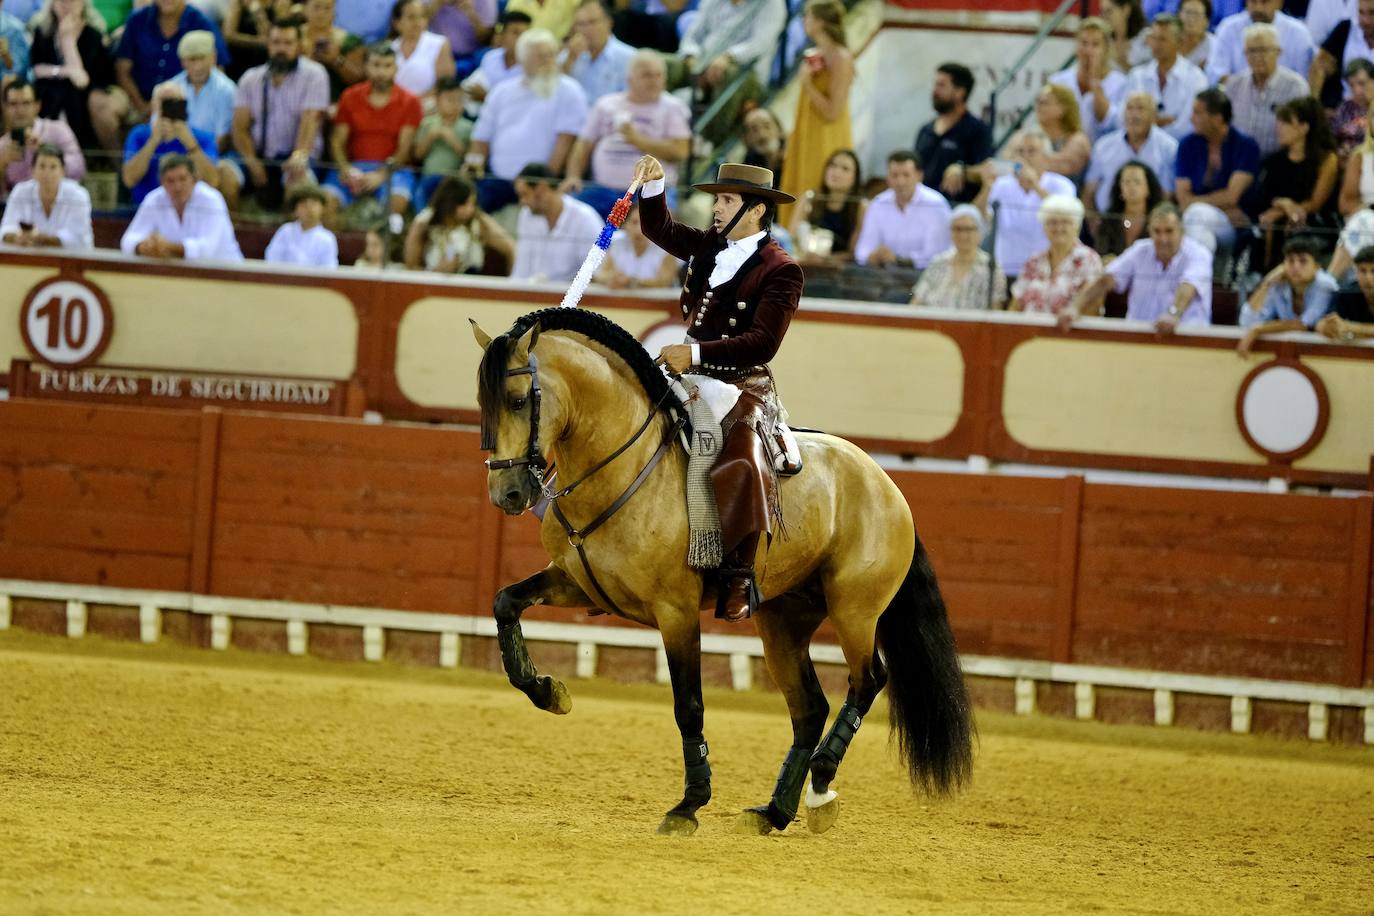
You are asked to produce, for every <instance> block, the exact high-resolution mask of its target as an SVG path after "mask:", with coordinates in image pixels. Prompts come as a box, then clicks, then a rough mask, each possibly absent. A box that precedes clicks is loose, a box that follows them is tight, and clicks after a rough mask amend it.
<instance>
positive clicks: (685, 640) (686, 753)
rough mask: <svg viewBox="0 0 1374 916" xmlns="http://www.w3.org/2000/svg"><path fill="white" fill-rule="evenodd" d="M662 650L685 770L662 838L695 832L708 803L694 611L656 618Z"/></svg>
mask: <svg viewBox="0 0 1374 916" xmlns="http://www.w3.org/2000/svg"><path fill="white" fill-rule="evenodd" d="M658 623H659V630H660V631H661V632H662V634H663V649H664V651H665V652H666V653H667V655H668V674H669V676H670V677H671V678H672V682H673V716H674V717H675V718H676V719H677V728H678V731H679V732H680V733H681V734H682V759H683V766H684V769H685V773H686V775H685V778H684V780H683V792H682V801H680V802H678V803H677V804H676V805H675V806H673V808H672V810H670V811H669V812H668V813H667V814H666V815H664V817H663V822H662V823H660V824H659V825H658V832H659V833H661V834H665V835H677V836H688V835H690V834H692V833H695V832H696V829H697V809H698V808H701V807H703V806H704V805H705V804H706V803H707V802H709V801H710V800H711V764H710V763H708V762H707V760H706V755H707V753H708V750H707V747H706V738H705V737H704V736H703V734H702V729H703V726H704V724H705V713H706V706H705V704H704V703H702V701H701V623H700V621H699V620H698V618H697V611H696V608H688V609H686V610H685V611H683V612H682V613H681V614H677V615H673V619H672V620H671V621H670V620H665V619H664V618H663V617H662V616H661V617H660V618H659V621H658Z"/></svg>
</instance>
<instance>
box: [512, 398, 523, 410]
mask: <svg viewBox="0 0 1374 916" xmlns="http://www.w3.org/2000/svg"><path fill="white" fill-rule="evenodd" d="M510 409H511V410H517V411H518V410H524V409H525V399H524V398H511V400H510Z"/></svg>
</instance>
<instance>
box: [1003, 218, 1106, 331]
mask: <svg viewBox="0 0 1374 916" xmlns="http://www.w3.org/2000/svg"><path fill="white" fill-rule="evenodd" d="M1039 215H1040V225H1042V226H1043V227H1044V228H1045V237H1046V238H1048V239H1049V240H1050V247H1049V248H1048V249H1047V250H1045V251H1040V252H1037V253H1035V254H1033V255H1031V256H1030V257H1029V258H1027V259H1026V263H1025V264H1024V265H1022V267H1021V273H1020V275H1019V276H1018V277H1017V278H1016V283H1015V284H1014V285H1013V286H1012V288H1011V296H1012V299H1011V308H1012V311H1017V312H1020V311H1026V312H1042V313H1045V314H1050V315H1057V314H1059V313H1060V312H1061V311H1063V310H1064V309H1065V308H1066V307H1068V305H1069V304H1070V303H1071V302H1073V300H1074V297H1075V296H1077V295H1078V292H1079V290H1081V289H1083V288H1084V287H1086V286H1088V285H1089V284H1090V283H1092V282H1093V281H1094V280H1096V279H1097V278H1098V277H1099V276H1101V275H1102V258H1101V256H1100V255H1098V253H1097V252H1096V251H1093V250H1092V249H1091V248H1089V247H1088V246H1087V245H1084V244H1083V243H1082V242H1080V241H1079V240H1078V233H1079V231H1080V230H1081V229H1082V228H1083V204H1082V202H1081V201H1079V200H1078V198H1076V197H1070V196H1069V195H1067V194H1051V195H1050V196H1049V197H1046V198H1045V200H1044V202H1043V203H1041V204H1040V212H1039Z"/></svg>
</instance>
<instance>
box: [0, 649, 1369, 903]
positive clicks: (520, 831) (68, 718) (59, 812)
mask: <svg viewBox="0 0 1374 916" xmlns="http://www.w3.org/2000/svg"><path fill="white" fill-rule="evenodd" d="M569 686H570V688H571V690H572V691H573V700H574V710H573V713H572V715H571V716H569V717H566V718H561V719H560V718H554V717H552V716H549V715H547V714H545V713H541V712H539V711H537V710H535V709H534V708H533V707H531V706H529V705H528V703H527V701H526V700H525V698H524V697H523V696H521V695H519V694H517V693H516V692H515V691H514V690H511V689H509V688H508V687H507V686H506V685H505V683H504V680H503V679H501V678H499V677H497V676H495V675H491V674H486V673H481V672H473V671H458V672H443V671H431V670H419V669H410V668H402V667H398V666H395V665H390V664H386V665H362V664H358V665H344V664H338V663H331V662H322V661H318V660H313V659H294V658H287V657H275V656H262V655H250V654H246V653H242V652H235V651H230V652H227V653H211V652H208V651H198V650H191V649H181V648H176V647H171V646H155V647H144V646H139V645H130V644H122V643H115V642H108V641H103V640H100V639H97V638H88V639H86V640H83V641H81V642H69V641H66V640H63V639H57V638H52V637H42V636H36V635H33V634H27V633H20V632H17V631H9V632H3V633H0V913H6V914H18V913H61V914H68V913H101V914H105V913H138V914H145V913H176V914H192V913H226V912H239V913H321V912H329V913H342V912H356V913H426V914H428V913H440V912H446V913H502V914H505V913H525V912H532V913H541V914H542V913H549V914H561V913H565V912H579V913H598V914H599V913H674V914H682V913H716V912H721V913H749V914H753V913H786V914H789V916H792V914H796V913H821V914H826V913H919V912H935V913H987V912H1004V913H1062V912H1084V911H1112V912H1131V913H1184V912H1192V913H1209V914H1210V913H1216V912H1236V913H1256V912H1268V913H1297V912H1302V913H1316V912H1329V913H1371V912H1374V893H1371V892H1374V750H1370V749H1367V748H1355V749H1351V748H1336V747H1325V746H1316V747H1314V746H1310V745H1307V744H1303V743H1297V742H1283V741H1279V740H1276V739H1272V738H1257V737H1238V736H1226V735H1204V734H1197V733H1190V732H1185V731H1174V730H1164V729H1160V730H1155V729H1147V728H1132V727H1125V726H1102V725H1094V724H1083V723H1075V722H1062V721H1057V720H1051V719H1044V718H1035V719H1029V720H1027V719H1016V718H1012V717H1008V716H1001V715H992V714H983V715H981V716H980V717H979V724H980V727H981V730H982V742H981V751H980V754H979V758H978V766H977V770H976V776H975V785H974V788H973V789H972V791H970V792H968V793H967V794H965V795H964V796H962V797H960V798H958V799H956V800H954V801H951V802H944V803H938V804H932V803H929V802H926V801H924V800H922V799H918V798H915V797H913V796H912V795H911V793H910V791H909V790H908V788H907V786H906V785H905V783H904V779H903V777H902V774H901V773H900V772H899V770H898V767H897V764H896V760H895V757H893V756H892V755H890V754H889V752H888V749H887V740H886V738H887V736H886V714H885V710H881V711H882V713H883V714H882V715H881V716H879V715H874V716H873V717H872V718H871V719H870V721H869V723H868V724H867V725H866V726H865V728H864V729H863V731H862V732H860V735H859V738H858V740H857V741H856V744H855V746H854V748H853V749H852V750H851V752H850V755H849V758H848V759H847V760H846V761H845V765H844V767H843V768H842V769H841V771H840V778H839V780H838V782H837V783H836V788H838V789H839V791H840V794H841V798H842V799H843V803H844V806H845V807H844V809H843V814H842V815H841V817H840V822H839V824H838V825H837V826H836V827H835V829H833V830H832V831H830V832H829V833H827V834H824V835H822V836H812V835H810V834H808V833H807V832H806V829H805V826H804V825H803V824H794V825H793V827H792V828H791V829H789V830H788V831H787V832H786V833H785V834H782V835H776V834H775V835H773V836H771V837H768V838H758V837H752V838H751V837H743V836H736V835H733V834H732V833H731V831H730V828H731V826H732V822H733V817H734V815H735V813H736V812H737V811H739V810H740V809H741V808H743V807H745V806H747V805H750V804H757V803H760V802H762V801H764V800H766V797H767V794H768V793H769V791H771V788H772V784H773V780H774V778H775V776H776V773H777V767H778V764H779V763H780V762H781V757H782V754H783V752H784V751H785V749H786V746H787V744H788V739H789V733H788V727H787V718H786V716H785V714H784V713H783V711H782V702H781V699H780V698H778V697H776V696H773V695H771V694H766V693H755V694H749V695H734V694H731V693H728V692H713V693H711V694H710V695H708V697H707V708H708V713H707V737H708V740H709V741H710V743H711V747H712V763H713V765H714V768H715V788H716V797H715V800H714V801H713V802H712V804H711V805H710V807H708V808H706V809H704V810H703V815H704V817H703V818H702V826H701V830H700V831H699V832H698V833H697V835H696V836H695V837H692V838H689V839H661V838H658V837H656V836H654V835H653V828H654V827H655V825H656V824H657V823H658V819H659V816H660V815H661V813H662V812H663V811H664V810H665V809H666V808H668V807H669V806H670V805H671V804H672V803H673V802H674V801H676V799H677V797H678V796H677V794H676V790H677V789H678V787H679V785H680V780H681V775H680V769H679V762H678V753H679V751H678V747H679V745H678V738H677V734H676V730H675V729H674V726H673V719H672V712H671V707H670V705H669V704H670V697H669V694H668V692H667V690H666V689H662V688H656V687H641V688H627V687H624V686H620V685H615V684H611V683H604V682H570V684H569ZM832 705H835V706H838V698H833V699H832Z"/></svg>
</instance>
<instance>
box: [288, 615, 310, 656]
mask: <svg viewBox="0 0 1374 916" xmlns="http://www.w3.org/2000/svg"><path fill="white" fill-rule="evenodd" d="M309 641H310V631H309V630H308V629H307V628H306V626H305V621H304V620H288V621H286V651H287V653H288V654H290V655H304V654H305V650H306V647H307V646H308V645H309Z"/></svg>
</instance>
